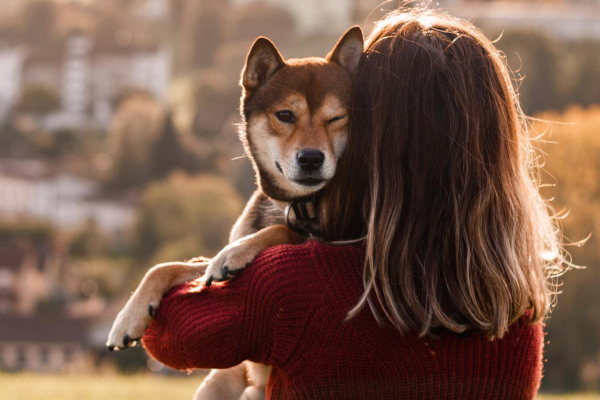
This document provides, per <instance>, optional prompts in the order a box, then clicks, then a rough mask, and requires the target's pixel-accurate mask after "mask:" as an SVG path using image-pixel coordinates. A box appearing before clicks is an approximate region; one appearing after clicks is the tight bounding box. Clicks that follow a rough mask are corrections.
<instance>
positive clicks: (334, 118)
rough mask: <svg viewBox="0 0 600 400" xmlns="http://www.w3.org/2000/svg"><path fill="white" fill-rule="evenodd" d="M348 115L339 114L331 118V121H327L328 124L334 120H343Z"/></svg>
mask: <svg viewBox="0 0 600 400" xmlns="http://www.w3.org/2000/svg"><path fill="white" fill-rule="evenodd" d="M346 117H347V115H338V116H337V117H333V118H331V119H330V120H329V121H327V123H328V124H333V123H334V122H337V121H341V120H343V119H344V118H346Z"/></svg>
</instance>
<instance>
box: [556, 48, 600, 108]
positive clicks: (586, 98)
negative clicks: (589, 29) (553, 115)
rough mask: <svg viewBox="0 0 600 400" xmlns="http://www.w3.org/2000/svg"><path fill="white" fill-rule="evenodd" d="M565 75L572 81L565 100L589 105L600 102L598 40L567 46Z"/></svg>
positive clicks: (599, 52) (564, 59)
mask: <svg viewBox="0 0 600 400" xmlns="http://www.w3.org/2000/svg"><path fill="white" fill-rule="evenodd" d="M564 54H565V55H564V57H563V58H562V59H561V60H562V62H563V63H565V64H567V67H566V68H565V76H567V77H569V78H570V79H567V80H566V81H567V82H568V83H570V86H568V93H567V95H566V96H565V97H566V98H565V99H564V100H566V101H568V102H569V103H570V104H581V105H583V106H588V105H591V104H595V103H600V45H599V43H598V41H597V40H580V41H577V42H574V43H569V44H568V45H566V46H565V52H564ZM555 79H557V80H558V79H560V77H558V76H557V77H555Z"/></svg>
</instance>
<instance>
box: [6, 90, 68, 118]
mask: <svg viewBox="0 0 600 400" xmlns="http://www.w3.org/2000/svg"><path fill="white" fill-rule="evenodd" d="M59 108H60V97H59V95H58V93H57V92H56V90H55V89H53V88H50V87H47V86H42V85H29V86H25V87H24V88H23V91H22V92H21V98H20V99H19V102H18V104H17V106H16V109H17V111H20V112H22V113H26V114H31V115H33V116H35V117H43V116H45V115H47V114H49V113H51V112H53V111H56V110H58V109H59Z"/></svg>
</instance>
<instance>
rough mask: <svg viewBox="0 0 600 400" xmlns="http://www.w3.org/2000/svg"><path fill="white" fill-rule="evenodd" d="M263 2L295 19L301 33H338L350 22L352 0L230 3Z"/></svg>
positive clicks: (241, 0) (236, 0) (235, 2)
mask: <svg viewBox="0 0 600 400" xmlns="http://www.w3.org/2000/svg"><path fill="white" fill-rule="evenodd" d="M254 2H264V3H268V4H273V5H276V6H279V7H281V8H282V9H284V10H286V11H288V12H289V13H290V15H291V16H292V17H293V18H294V19H295V20H296V29H297V31H298V33H299V34H301V35H311V34H316V33H330V34H335V35H339V34H341V33H343V32H344V31H345V30H346V29H348V28H349V27H350V25H351V24H352V14H353V11H354V3H355V1H354V0H327V1H324V0H301V1H300V0H295V1H289V0H231V3H232V5H234V6H237V5H244V4H248V3H254Z"/></svg>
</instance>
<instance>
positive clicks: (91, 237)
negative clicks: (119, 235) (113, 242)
mask: <svg viewBox="0 0 600 400" xmlns="http://www.w3.org/2000/svg"><path fill="white" fill-rule="evenodd" d="M108 248H109V243H108V238H107V237H106V235H105V234H104V233H103V232H101V231H100V229H99V228H98V225H97V224H96V222H95V221H94V220H90V221H87V222H86V223H85V225H84V226H83V227H81V228H80V229H79V230H78V231H77V232H75V234H74V235H73V238H72V239H71V246H70V254H71V255H72V256H74V257H93V256H99V255H101V254H106V252H107V251H108Z"/></svg>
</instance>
